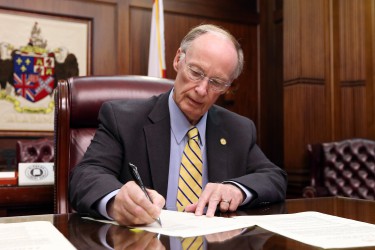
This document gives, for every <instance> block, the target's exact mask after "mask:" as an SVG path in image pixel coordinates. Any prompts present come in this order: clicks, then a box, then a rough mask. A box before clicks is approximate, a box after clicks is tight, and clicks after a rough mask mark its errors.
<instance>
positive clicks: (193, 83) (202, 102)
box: [173, 33, 237, 125]
mask: <svg viewBox="0 0 375 250" xmlns="http://www.w3.org/2000/svg"><path fill="white" fill-rule="evenodd" d="M182 54H184V53H183V51H181V48H180V49H178V50H177V53H176V56H175V58H174V61H173V66H174V69H175V70H176V72H177V76H176V80H175V84H174V94H173V99H174V101H175V102H176V104H177V106H178V107H179V108H180V109H181V111H182V112H183V113H184V114H185V116H186V117H187V119H188V120H189V121H190V123H191V124H193V125H194V124H196V123H197V122H198V121H199V120H200V118H201V117H202V116H203V114H204V113H205V112H207V110H208V109H209V108H210V107H211V106H212V105H213V104H214V103H215V102H216V100H217V98H218V97H219V96H220V95H221V94H223V93H225V92H226V91H227V90H228V86H226V87H225V88H223V89H222V90H220V91H216V90H214V89H213V88H212V87H210V86H209V85H211V83H209V80H208V78H209V79H213V80H218V81H219V82H224V83H227V84H229V83H231V81H232V79H231V77H232V74H233V72H234V71H235V68H236V66H237V52H236V50H235V48H234V46H233V44H232V42H231V41H230V40H229V39H227V38H225V37H223V36H222V35H219V34H212V33H207V34H204V35H202V36H200V37H198V38H196V39H195V40H194V41H193V42H192V44H191V46H190V47H189V48H188V49H187V51H186V53H185V54H184V55H182ZM189 70H190V71H189ZM191 70H193V72H192V71H191ZM197 72H198V73H202V74H203V75H205V77H204V78H203V79H201V80H192V77H191V73H197Z"/></svg>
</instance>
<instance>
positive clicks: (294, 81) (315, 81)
mask: <svg viewBox="0 0 375 250" xmlns="http://www.w3.org/2000/svg"><path fill="white" fill-rule="evenodd" d="M299 84H301V85H325V84H326V80H325V79H317V78H302V77H301V78H295V79H289V80H287V81H284V87H287V86H291V85H299Z"/></svg>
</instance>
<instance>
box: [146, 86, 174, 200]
mask: <svg viewBox="0 0 375 250" xmlns="http://www.w3.org/2000/svg"><path fill="white" fill-rule="evenodd" d="M168 96H169V92H168V93H166V94H163V95H161V96H160V99H159V100H158V102H157V103H156V105H155V107H154V109H153V110H152V111H151V113H150V114H149V119H150V121H151V124H148V125H146V126H145V127H144V132H145V136H146V145H147V154H148V160H149V164H150V171H151V179H152V182H153V188H154V189H155V190H158V191H159V193H160V194H161V195H163V196H164V197H166V196H167V188H168V172H169V154H170V137H171V132H170V116H169V109H168Z"/></svg>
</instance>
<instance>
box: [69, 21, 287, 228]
mask: <svg viewBox="0 0 375 250" xmlns="http://www.w3.org/2000/svg"><path fill="white" fill-rule="evenodd" d="M243 61H244V59H243V52H242V49H241V47H240V45H239V43H238V42H237V41H236V39H235V38H234V37H233V36H232V35H231V34H230V33H228V32H227V31H225V30H224V29H222V28H220V27H217V26H214V25H200V26H197V27H195V28H193V29H192V30H191V31H190V32H189V33H188V34H187V35H186V36H185V38H184V39H183V40H182V42H181V45H180V48H179V49H178V50H177V53H176V56H175V58H174V61H173V67H174V69H175V71H176V72H177V76H176V79H175V83H174V88H173V89H172V90H171V91H169V92H167V93H164V94H162V95H160V96H157V97H152V98H150V99H148V100H143V101H141V100H137V101H112V102H108V103H105V104H104V105H103V106H102V108H101V110H100V113H99V120H100V122H101V123H100V126H99V128H98V130H97V132H96V135H95V137H94V139H93V141H92V142H91V145H90V146H89V148H88V150H87V152H86V154H85V155H84V157H83V159H82V161H81V162H80V163H79V164H78V166H77V167H76V168H74V171H73V173H72V175H71V181H70V199H71V204H72V205H73V207H74V208H75V209H76V210H77V211H78V212H81V213H86V214H87V213H88V214H90V215H91V216H104V217H106V218H110V219H114V220H116V221H117V222H118V223H120V224H123V225H137V224H147V223H151V222H153V221H154V220H155V219H156V218H158V217H159V215H160V212H161V209H162V208H163V207H165V208H166V209H169V210H179V211H185V212H194V213H195V214H196V215H202V214H204V213H205V214H206V215H207V216H213V215H214V213H215V211H216V210H217V209H219V210H220V211H221V212H226V211H235V210H237V209H238V208H241V207H251V206H258V205H262V204H268V203H271V202H278V201H282V200H283V199H285V193H286V186H287V181H286V174H285V172H284V171H283V170H282V169H281V168H279V167H278V166H276V165H274V164H273V163H272V162H270V161H269V160H268V159H267V157H266V156H265V155H264V154H263V153H262V151H261V150H260V148H259V147H258V146H257V144H256V129H255V126H254V124H253V122H252V121H251V120H250V119H248V118H246V117H242V116H240V115H238V114H235V113H233V112H230V111H228V110H226V109H224V108H221V107H218V106H216V105H214V103H215V102H216V100H217V99H218V97H219V96H220V95H222V94H223V93H225V92H226V91H227V90H228V88H229V86H230V85H231V83H232V81H233V80H234V79H236V78H237V77H238V76H239V75H240V73H241V71H242V68H243ZM129 162H130V163H133V164H134V165H136V166H137V167H138V170H139V173H140V176H141V178H142V180H143V182H144V184H145V186H146V187H147V188H148V189H147V193H148V195H149V196H150V197H151V200H152V202H151V201H150V200H149V199H148V198H147V197H146V195H145V194H144V193H143V192H142V190H141V188H140V187H139V185H137V184H136V183H135V182H134V181H133V179H132V175H131V173H130V170H129V167H128V164H129Z"/></svg>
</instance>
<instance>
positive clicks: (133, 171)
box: [129, 162, 162, 226]
mask: <svg viewBox="0 0 375 250" xmlns="http://www.w3.org/2000/svg"><path fill="white" fill-rule="evenodd" d="M129 167H130V172H131V174H132V176H133V178H134V180H135V182H136V183H137V184H138V185H139V187H140V188H141V189H142V191H143V193H145V195H146V197H147V199H149V201H151V203H153V202H152V200H151V197H150V196H149V195H148V193H147V190H146V188H145V185H143V182H142V179H141V176H140V175H139V173H138V169H137V167H136V166H135V165H134V164H132V163H130V162H129ZM156 221H157V222H158V223H159V225H160V226H162V225H161V220H160V218H157V219H156Z"/></svg>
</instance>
